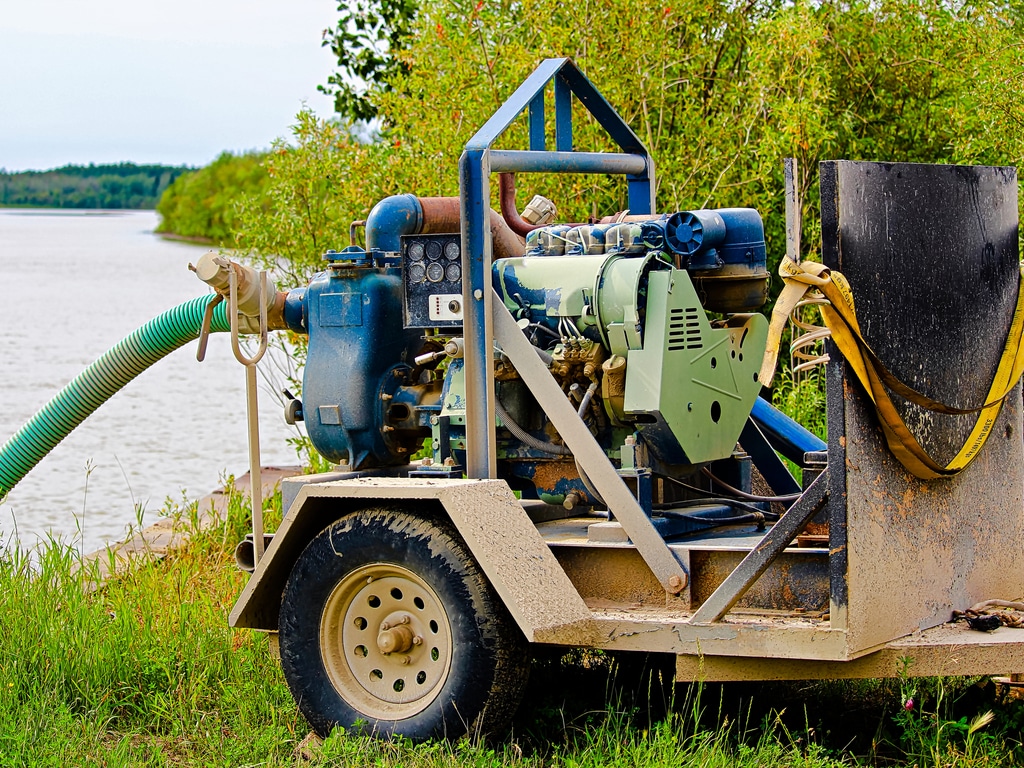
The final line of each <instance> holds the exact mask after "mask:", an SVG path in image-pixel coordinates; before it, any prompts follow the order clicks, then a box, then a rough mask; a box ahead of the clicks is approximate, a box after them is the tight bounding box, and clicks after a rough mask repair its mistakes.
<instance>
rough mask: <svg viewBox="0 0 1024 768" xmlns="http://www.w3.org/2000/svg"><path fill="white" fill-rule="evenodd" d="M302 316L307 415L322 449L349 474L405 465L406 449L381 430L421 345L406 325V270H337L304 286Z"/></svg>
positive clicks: (311, 433) (398, 436)
mask: <svg viewBox="0 0 1024 768" xmlns="http://www.w3.org/2000/svg"><path fill="white" fill-rule="evenodd" d="M303 315H304V320H305V326H306V328H307V330H308V333H309V341H310V343H309V352H308V356H307V358H306V369H305V373H304V375H303V380H302V381H303V383H302V386H303V393H302V394H303V401H304V403H306V404H307V406H306V408H305V410H304V418H305V423H306V430H307V433H308V435H309V438H310V440H311V441H312V442H313V445H314V446H315V447H316V449H317V451H318V452H319V453H320V454H321V455H322V456H324V457H325V458H326V459H328V460H330V461H334V462H339V463H345V462H347V463H348V465H349V466H350V467H351V468H352V469H364V468H370V467H379V466H388V465H396V464H404V463H405V462H406V461H407V460H408V453H409V446H407V445H404V444H402V442H401V441H402V439H403V438H402V435H401V433H400V432H389V431H386V430H385V429H384V426H385V424H386V423H387V416H388V404H389V402H390V401H391V399H392V398H393V396H394V394H395V393H396V391H397V390H398V389H399V387H400V386H401V385H402V384H403V383H405V380H406V376H407V374H408V373H409V371H410V370H411V368H410V366H409V365H408V364H407V363H406V361H411V360H412V358H413V356H414V355H415V351H416V345H417V344H419V343H420V338H419V333H418V332H417V331H415V330H413V331H406V330H405V329H404V328H403V327H402V278H401V270H400V269H397V268H393V267H371V266H351V265H344V264H339V265H335V266H332V267H331V268H330V269H328V270H327V271H325V272H321V273H320V274H318V275H317V276H316V277H314V278H313V280H312V282H310V284H309V286H308V287H307V288H306V290H305V296H304V301H303Z"/></svg>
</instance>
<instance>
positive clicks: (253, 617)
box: [229, 477, 597, 645]
mask: <svg viewBox="0 0 1024 768" xmlns="http://www.w3.org/2000/svg"><path fill="white" fill-rule="evenodd" d="M388 501H395V502H399V503H401V504H402V505H403V506H405V507H406V508H408V507H409V505H410V503H411V502H413V503H414V502H426V503H425V504H424V505H423V507H424V508H423V510H422V511H423V514H424V515H430V514H437V513H438V512H440V511H441V509H443V511H444V512H445V513H446V514H447V515H448V517H449V518H450V519H451V521H452V523H453V524H454V525H455V527H456V528H457V529H458V531H459V534H460V535H461V536H462V538H463V540H464V541H465V542H466V546H468V547H469V550H470V552H472V554H473V557H474V558H476V560H477V562H478V563H479V565H480V567H481V569H482V570H483V572H484V573H485V574H486V576H487V578H488V580H489V581H490V582H491V585H492V586H493V587H494V589H495V591H496V592H497V593H498V596H499V597H500V598H501V600H502V602H504V604H505V606H506V607H507V608H508V610H509V612H510V613H511V614H512V617H513V618H514V619H515V621H516V623H517V624H518V625H519V628H520V629H521V630H522V631H523V634H524V635H525V636H526V638H527V639H528V640H530V641H531V642H538V643H544V642H552V643H554V642H557V643H559V644H567V645H589V644H593V643H595V642H596V640H597V628H596V624H595V622H594V618H593V616H592V614H591V612H590V609H589V608H587V606H586V604H585V603H584V602H583V598H582V597H580V594H579V592H577V591H576V588H575V587H574V586H573V585H572V582H570V581H569V577H568V576H566V574H565V571H564V570H563V569H562V567H561V566H560V565H559V564H558V561H557V560H556V559H555V556H554V555H553V554H551V550H550V549H549V548H548V546H547V544H545V543H544V540H543V539H542V538H541V536H540V534H539V533H538V532H537V529H536V528H535V527H534V525H533V523H532V522H531V521H530V518H529V516H528V515H527V514H526V512H525V511H524V510H523V508H522V506H521V505H520V503H519V501H518V500H517V499H516V498H515V496H514V495H513V494H512V491H511V490H510V489H509V487H508V485H507V484H506V483H505V482H504V481H501V480H445V479H438V480H433V479H430V478H418V477H417V478H357V479H350V480H335V481H331V482H314V483H309V484H307V485H304V486H302V488H301V489H300V490H299V493H298V494H297V496H296V497H295V500H294V501H293V502H292V504H291V505H290V506H289V508H288V511H287V513H286V514H285V517H284V520H283V521H282V522H281V525H280V526H279V527H278V529H277V532H276V533H275V534H274V539H273V542H272V543H271V544H270V546H269V547H268V548H267V551H266V554H265V555H264V557H263V559H262V560H260V562H259V565H258V566H257V568H256V570H255V572H254V573H253V575H252V577H251V578H250V579H249V583H248V584H246V586H245V589H244V590H243V591H242V594H241V596H240V597H239V598H238V602H237V603H235V606H234V608H233V609H232V611H231V615H230V617H229V623H230V624H231V626H232V627H249V628H252V629H264V630H274V631H276V630H277V624H278V613H279V610H280V607H281V593H282V592H283V590H284V585H285V582H286V581H287V579H288V575H289V573H290V572H291V569H292V566H293V565H294V563H295V561H296V560H297V559H298V556H299V554H300V553H301V552H302V550H303V549H304V548H305V547H306V545H307V544H308V543H309V541H310V540H311V539H312V538H313V537H314V536H315V535H316V534H317V533H319V532H320V531H322V530H323V529H324V528H325V527H326V526H328V525H330V523H332V522H333V521H335V520H337V519H338V518H339V517H341V516H342V515H344V514H345V513H347V512H349V511H351V510H354V509H358V508H360V507H364V506H367V505H371V504H374V503H380V502H388ZM338 556H339V557H344V556H345V553H344V552H339V553H338Z"/></svg>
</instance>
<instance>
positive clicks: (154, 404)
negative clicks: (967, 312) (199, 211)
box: [0, 210, 297, 552]
mask: <svg viewBox="0 0 1024 768" xmlns="http://www.w3.org/2000/svg"><path fill="white" fill-rule="evenodd" d="M156 223H157V217H156V214H155V213H154V212H152V211H132V212H124V213H122V212H95V211H90V212H69V211H52V210H48V211H40V210H32V211H24V210H0V289H2V291H3V299H2V300H0V328H2V329H3V332H2V333H0V444H3V443H4V442H6V440H7V439H8V438H9V437H10V436H11V435H13V434H14V433H15V432H16V431H17V430H18V429H19V428H20V427H21V426H22V425H23V424H24V423H25V422H26V421H28V419H30V418H31V417H32V415H33V414H34V413H35V412H36V411H37V410H38V409H39V408H40V407H41V406H42V405H44V404H45V403H46V402H47V401H48V400H49V399H50V398H51V397H53V395H55V394H56V393H57V391H58V390H59V389H60V388H61V387H63V386H64V385H65V384H67V383H68V382H69V381H70V380H71V379H73V378H74V377H75V376H76V375H78V374H79V373H80V372H81V371H82V369H83V368H85V367H86V366H87V365H89V364H90V363H91V362H93V361H94V360H95V359H96V358H97V357H99V356H100V355H101V354H103V353H104V352H105V351H107V349H109V348H110V347H111V346H113V345H114V344H116V343H117V342H118V341H120V340H121V339H122V338H124V337H125V336H127V335H128V334H129V333H131V332H132V331H133V330H134V329H136V328H137V327H139V326H140V325H142V324H144V323H145V322H146V321H148V320H150V319H152V318H153V317H155V316H156V315H158V314H160V313H161V312H163V311H165V310H167V309H170V308H171V307H173V306H175V305H177V304H180V303H181V302H183V301H187V300H188V299H190V298H193V297H195V296H198V295H202V294H204V293H206V292H207V289H206V286H204V285H203V284H202V283H201V282H199V280H198V279H197V278H196V277H195V275H193V274H192V273H191V272H189V271H188V269H187V265H188V263H189V262H190V261H192V262H195V260H196V259H198V258H199V256H201V255H202V254H203V252H204V251H205V250H206V249H205V248H203V247H198V246H193V245H188V244H183V243H175V242H169V241H166V240H162V239H160V238H159V237H157V236H155V235H154V234H153V233H152V232H153V228H154V227H155V226H156ZM195 350H196V342H191V343H190V344H188V345H186V346H185V347H182V348H181V349H179V350H178V351H176V352H174V353H172V354H171V355H169V356H168V357H165V358H164V359H163V360H162V361H160V362H159V363H157V364H156V365H154V366H153V367H152V368H150V369H149V370H147V371H145V372H144V373H143V374H142V375H141V376H139V377H138V378H136V379H135V380H133V381H132V382H130V383H129V384H128V385H127V386H126V387H125V388H124V389H122V390H121V391H120V392H119V393H118V394H116V395H115V396H114V397H113V398H111V399H110V400H109V401H107V403H106V404H104V405H103V406H102V407H100V409H99V410H97V411H96V412H95V413H94V414H93V415H92V416H90V417H89V418H88V419H86V420H85V422H83V423H82V424H81V425H80V426H79V427H78V428H77V429H76V430H75V431H74V432H72V433H71V435H70V436H69V437H67V438H65V440H64V441H63V442H62V443H61V444H60V445H58V446H57V447H56V448H55V449H54V450H53V451H52V452H51V453H50V454H49V455H48V456H47V457H46V458H44V459H43V460H42V462H40V463H39V464H38V465H37V466H36V468H35V469H34V470H32V471H31V472H30V473H29V474H28V475H27V476H26V477H25V479H24V480H22V481H21V482H20V483H19V484H18V485H17V486H15V488H14V490H13V491H11V493H10V495H9V497H8V499H7V501H6V502H5V503H3V504H0V541H4V540H10V538H11V537H12V536H13V535H15V533H16V534H17V537H18V539H19V540H20V542H21V543H22V544H23V545H25V546H32V545H33V544H35V543H36V542H37V541H38V540H39V537H41V536H45V535H46V534H47V533H48V532H52V533H54V534H56V535H58V536H60V537H63V538H64V539H65V540H67V541H69V542H71V541H73V542H74V543H75V544H76V545H78V546H79V547H80V548H81V549H82V551H85V552H89V551H92V550H93V549H97V548H99V547H102V546H103V545H104V544H106V543H108V542H112V541H115V540H117V539H119V538H122V537H123V535H124V533H125V530H126V526H128V525H129V524H131V525H136V524H137V521H136V506H137V505H141V507H142V509H143V510H144V513H145V514H144V521H143V522H144V523H151V522H154V521H155V520H156V519H157V518H158V517H160V516H161V510H162V508H163V506H164V501H165V499H166V498H167V497H168V496H170V497H172V498H174V499H176V500H180V499H181V498H182V496H183V495H184V496H188V497H191V498H194V497H197V496H201V495H203V494H205V493H208V492H209V491H211V490H212V489H214V488H215V487H217V486H218V485H219V484H220V481H221V478H222V477H223V476H224V475H225V474H226V473H232V474H238V475H240V474H242V473H243V472H245V471H246V470H247V468H248V453H247V443H246V425H245V374H244V370H243V368H242V366H241V365H239V364H238V363H237V362H235V359H234V357H233V356H232V354H231V349H230V344H229V342H228V337H227V334H216V335H214V336H213V337H212V338H211V340H210V346H209V350H208V351H207V356H206V361H205V362H203V363H198V362H196V359H195ZM265 367H268V366H267V364H266V363H261V365H260V368H261V369H263V368H265ZM270 390H271V387H270V385H269V384H267V383H266V382H264V383H263V384H261V391H260V406H261V407H260V411H261V423H260V428H261V438H262V439H261V447H262V454H263V463H264V464H273V463H277V464H295V463H296V462H297V459H296V456H295V452H294V450H293V449H292V447H291V446H290V445H288V444H287V442H286V440H287V438H288V437H292V436H294V435H295V432H294V431H293V429H292V428H291V427H289V426H287V425H286V424H285V423H284V420H283V418H282V416H281V409H280V406H279V405H278V403H277V401H276V400H275V399H274V398H273V396H272V394H271V391H270Z"/></svg>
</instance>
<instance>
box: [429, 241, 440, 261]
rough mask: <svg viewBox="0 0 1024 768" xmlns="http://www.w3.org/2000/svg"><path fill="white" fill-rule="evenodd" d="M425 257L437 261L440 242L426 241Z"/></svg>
mask: <svg viewBox="0 0 1024 768" xmlns="http://www.w3.org/2000/svg"><path fill="white" fill-rule="evenodd" d="M427 258H428V259H430V260H431V261H437V260H438V259H440V258H441V244H440V243H436V242H433V241H431V242H429V243H427Z"/></svg>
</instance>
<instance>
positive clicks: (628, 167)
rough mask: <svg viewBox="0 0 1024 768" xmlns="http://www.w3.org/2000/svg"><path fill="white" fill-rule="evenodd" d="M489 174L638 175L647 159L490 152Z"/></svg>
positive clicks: (601, 154)
mask: <svg viewBox="0 0 1024 768" xmlns="http://www.w3.org/2000/svg"><path fill="white" fill-rule="evenodd" d="M490 160H491V173H611V174H620V175H627V174H628V175H633V176H639V175H640V174H642V173H644V172H645V171H646V170H647V158H645V157H644V156H643V155H629V154H625V153H622V152H534V151H532V150H514V149H492V150H491V152H490Z"/></svg>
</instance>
